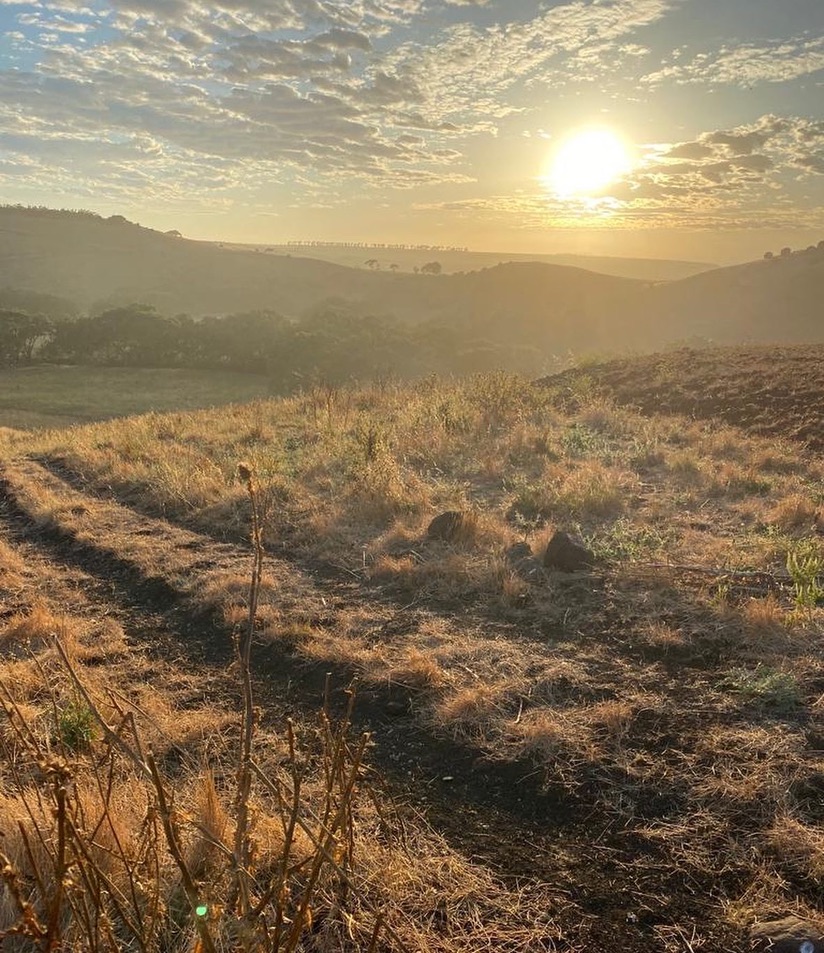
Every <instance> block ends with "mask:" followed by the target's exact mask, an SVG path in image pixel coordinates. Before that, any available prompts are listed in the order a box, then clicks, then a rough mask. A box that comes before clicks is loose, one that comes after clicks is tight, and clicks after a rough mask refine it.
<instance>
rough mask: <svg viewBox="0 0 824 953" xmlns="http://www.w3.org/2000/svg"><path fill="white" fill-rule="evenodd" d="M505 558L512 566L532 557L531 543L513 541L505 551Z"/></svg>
mask: <svg viewBox="0 0 824 953" xmlns="http://www.w3.org/2000/svg"><path fill="white" fill-rule="evenodd" d="M504 558H505V559H506V561H507V562H508V563H509V565H510V566H518V565H520V564H521V563H523V562H525V561H526V560H527V559H532V547H531V546H530V545H529V543H513V544H512V545H511V546H510V547H509V549H507V551H506V552H505V553H504Z"/></svg>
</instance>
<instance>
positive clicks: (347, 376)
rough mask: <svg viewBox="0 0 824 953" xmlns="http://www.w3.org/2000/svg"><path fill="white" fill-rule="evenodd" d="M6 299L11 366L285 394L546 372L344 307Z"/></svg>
mask: <svg viewBox="0 0 824 953" xmlns="http://www.w3.org/2000/svg"><path fill="white" fill-rule="evenodd" d="M3 301H4V299H3V296H2V293H0V362H2V363H3V364H4V365H6V366H19V365H23V364H31V363H34V362H40V363H60V364H81V365H82V364H88V365H107V366H115V367H172V368H202V369H223V370H234V371H241V372H245V373H253V374H265V375H267V376H268V377H269V379H270V381H271V384H272V389H273V391H275V392H277V393H288V392H290V391H293V390H295V389H299V388H300V387H301V386H303V385H305V384H307V383H311V382H315V381H318V380H322V381H324V382H328V383H335V384H337V383H344V382H346V381H349V380H355V379H370V378H375V377H384V376H395V377H400V378H408V377H418V376H422V375H426V374H431V373H441V374H442V373H455V374H463V373H472V372H476V371H489V370H493V369H497V368H501V367H504V368H508V369H510V370H517V371H523V372H525V373H531V372H534V371H538V370H540V369H541V366H542V358H541V355H540V353H539V352H538V351H537V350H536V349H534V348H530V347H523V346H517V345H509V344H501V343H500V342H493V341H492V340H488V339H485V338H483V337H478V336H477V333H473V332H472V331H471V330H470V329H469V328H467V327H466V326H463V325H460V324H445V323H442V322H441V323H434V322H428V323H425V324H420V325H407V324H404V323H401V322H399V321H397V320H395V319H393V318H380V317H374V316H368V315H367V316H364V315H360V314H357V313H356V312H354V311H353V310H352V308H351V307H349V306H348V305H347V304H345V303H339V302H336V303H330V304H327V305H324V306H322V307H320V308H318V309H316V310H315V311H313V312H312V313H310V314H309V315H307V316H305V317H303V318H301V319H291V318H287V317H284V316H283V315H281V314H279V313H278V312H276V311H269V310H262V311H248V312H241V313H237V314H231V315H227V316H225V317H203V318H192V317H190V316H188V315H175V316H166V315H163V314H161V313H159V312H158V311H156V310H155V309H154V308H153V307H150V306H148V305H143V304H133V305H128V306H124V307H116V308H109V309H107V310H105V311H102V312H101V313H99V314H95V315H91V316H73V315H66V314H61V315H58V316H55V315H45V314H43V313H30V312H26V311H24V310H22V309H14V308H8V307H5V308H4V307H3Z"/></svg>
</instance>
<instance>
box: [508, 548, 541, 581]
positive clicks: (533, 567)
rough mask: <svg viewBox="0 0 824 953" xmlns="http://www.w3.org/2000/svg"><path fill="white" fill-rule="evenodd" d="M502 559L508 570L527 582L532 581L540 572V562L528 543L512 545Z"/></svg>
mask: <svg viewBox="0 0 824 953" xmlns="http://www.w3.org/2000/svg"><path fill="white" fill-rule="evenodd" d="M504 559H505V560H506V562H507V565H508V566H509V567H510V569H511V570H512V571H513V572H514V573H517V574H518V575H519V576H520V577H521V579H525V580H526V581H527V582H531V581H532V580H534V579H535V578H536V577H537V576H538V575H539V574H540V572H541V562H540V560H538V559H536V558H535V556H534V554H533V552H532V547H531V546H530V545H529V543H513V545H512V546H510V547H509V549H507V550H506V551H505V552H504Z"/></svg>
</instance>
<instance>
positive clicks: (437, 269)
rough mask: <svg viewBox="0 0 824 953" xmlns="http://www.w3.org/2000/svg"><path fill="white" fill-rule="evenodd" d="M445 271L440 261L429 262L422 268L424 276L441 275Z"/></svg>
mask: <svg viewBox="0 0 824 953" xmlns="http://www.w3.org/2000/svg"><path fill="white" fill-rule="evenodd" d="M442 270H443V269H442V268H441V263H440V262H439V261H428V262H427V263H426V264H425V265H422V266H421V274H422V275H439V274H440V273H441V271H442Z"/></svg>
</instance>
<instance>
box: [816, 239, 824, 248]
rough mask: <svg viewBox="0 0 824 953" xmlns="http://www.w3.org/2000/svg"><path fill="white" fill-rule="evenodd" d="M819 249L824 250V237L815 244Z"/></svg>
mask: <svg viewBox="0 0 824 953" xmlns="http://www.w3.org/2000/svg"><path fill="white" fill-rule="evenodd" d="M815 247H816V248H817V249H818V250H819V251H824V238H822V239H821V241H820V242H819V243H818V244H817V245H816V246H815Z"/></svg>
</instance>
